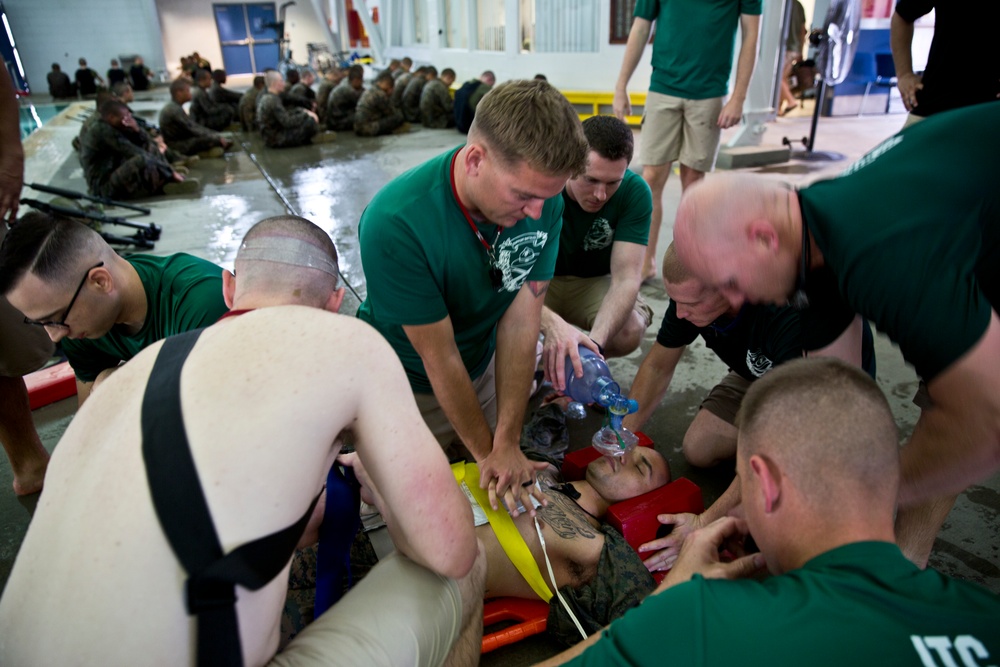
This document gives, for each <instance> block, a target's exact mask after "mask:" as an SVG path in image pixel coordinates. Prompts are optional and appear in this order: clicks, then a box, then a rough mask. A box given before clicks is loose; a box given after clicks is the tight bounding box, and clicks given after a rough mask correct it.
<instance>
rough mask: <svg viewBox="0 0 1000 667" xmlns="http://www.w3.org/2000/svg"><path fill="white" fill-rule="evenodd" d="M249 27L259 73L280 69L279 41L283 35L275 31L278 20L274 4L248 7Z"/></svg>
mask: <svg viewBox="0 0 1000 667" xmlns="http://www.w3.org/2000/svg"><path fill="white" fill-rule="evenodd" d="M246 8H247V25H248V26H249V27H250V38H251V39H252V40H253V58H254V62H256V63H257V71H258V72H262V71H264V70H265V69H268V68H277V67H278V58H279V52H278V51H279V46H278V44H279V40H280V39H281V35H279V34H278V31H277V30H275V29H274V24H275V22H276V21H277V20H278V17H277V14H276V13H275V11H274V4H273V3H264V4H256V5H247V6H246Z"/></svg>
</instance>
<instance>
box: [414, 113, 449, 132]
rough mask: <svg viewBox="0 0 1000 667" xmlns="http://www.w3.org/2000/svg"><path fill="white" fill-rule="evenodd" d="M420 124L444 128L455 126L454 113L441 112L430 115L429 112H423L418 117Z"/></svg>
mask: <svg viewBox="0 0 1000 667" xmlns="http://www.w3.org/2000/svg"><path fill="white" fill-rule="evenodd" d="M420 122H421V124H422V125H423V126H424V127H430V128H436V129H444V128H446V127H455V115H454V114H448V113H442V114H440V115H435V116H432V115H430V114H424V115H423V116H422V117H421V119H420Z"/></svg>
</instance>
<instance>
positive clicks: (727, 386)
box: [701, 371, 750, 426]
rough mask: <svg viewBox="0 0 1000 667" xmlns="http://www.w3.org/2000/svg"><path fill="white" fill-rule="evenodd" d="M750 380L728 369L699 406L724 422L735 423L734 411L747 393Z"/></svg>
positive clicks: (737, 410) (738, 407)
mask: <svg viewBox="0 0 1000 667" xmlns="http://www.w3.org/2000/svg"><path fill="white" fill-rule="evenodd" d="M749 388H750V381H749V380H747V379H746V378H744V377H743V376H742V375H740V374H739V373H737V372H735V371H729V373H728V374H727V375H726V377H724V378H722V382H720V383H719V384H717V385H715V386H714V387H712V391H710V392H708V396H706V397H705V400H704V401H702V402H701V407H702V409H704V410H708V411H709V412H711V413H712V414H713V415H715V416H716V417H718V418H719V419H721V420H722V421H724V422H726V423H727V424H732V425H733V426H735V425H736V413H737V412H739V410H740V405H741V404H742V403H743V397H744V396H746V395H747V389H749Z"/></svg>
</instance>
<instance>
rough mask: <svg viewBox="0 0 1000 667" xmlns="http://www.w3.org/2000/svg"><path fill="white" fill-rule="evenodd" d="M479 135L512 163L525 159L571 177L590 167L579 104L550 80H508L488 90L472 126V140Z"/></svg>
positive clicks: (545, 170)
mask: <svg viewBox="0 0 1000 667" xmlns="http://www.w3.org/2000/svg"><path fill="white" fill-rule="evenodd" d="M476 139H481V140H482V141H483V142H484V143H486V144H487V145H488V146H489V148H490V149H491V150H493V151H495V152H496V154H497V155H498V156H499V158H500V161H501V162H503V163H505V165H506V166H508V167H513V166H515V165H518V164H520V163H522V162H524V163H527V165H528V166H530V167H531V168H532V169H535V170H537V171H540V172H542V173H544V174H547V175H550V176H562V175H566V176H567V177H568V178H574V177H576V176H578V175H579V174H582V173H583V171H584V170H585V169H586V167H587V152H588V150H589V148H588V146H587V138H586V137H585V136H584V134H583V128H582V127H581V125H580V118H579V116H578V115H577V112H576V109H574V108H573V105H571V104H570V103H569V100H567V99H566V98H565V97H564V96H563V95H562V93H560V92H559V91H558V90H556V89H555V88H553V87H552V86H551V85H549V84H548V83H547V82H545V81H534V80H530V81H529V80H523V79H522V80H513V81H505V82H504V83H502V84H500V85H498V86H497V87H495V88H493V89H492V90H491V91H490V92H488V93H487V94H486V95H485V96H484V97H483V99H482V101H480V103H479V105H478V106H477V107H476V116H475V118H474V119H473V121H472V127H470V128H469V143H473V142H474V141H475V140H476Z"/></svg>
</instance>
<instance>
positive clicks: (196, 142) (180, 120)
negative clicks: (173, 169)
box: [160, 100, 222, 155]
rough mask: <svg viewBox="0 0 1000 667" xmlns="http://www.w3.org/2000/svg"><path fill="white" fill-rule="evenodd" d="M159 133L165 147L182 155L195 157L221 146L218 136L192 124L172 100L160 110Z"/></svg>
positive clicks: (188, 117)
mask: <svg viewBox="0 0 1000 667" xmlns="http://www.w3.org/2000/svg"><path fill="white" fill-rule="evenodd" d="M160 133H161V134H162V135H163V140H164V141H165V142H167V146H169V147H170V148H171V149H173V150H175V151H177V152H178V153H183V154H184V155H195V154H196V153H201V152H202V151H207V150H209V149H212V148H215V147H216V146H221V145H222V142H220V141H219V139H220V137H219V135H218V134H216V133H215V132H212V131H211V130H210V129H208V128H207V127H203V126H201V125H199V124H198V123H196V122H194V121H193V120H192V119H191V117H190V116H188V115H187V114H186V113H184V109H183V108H182V107H181V105H179V104H177V102H174V101H173V100H171V101H170V102H167V104H166V106H164V107H163V108H162V109H161V110H160Z"/></svg>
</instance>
